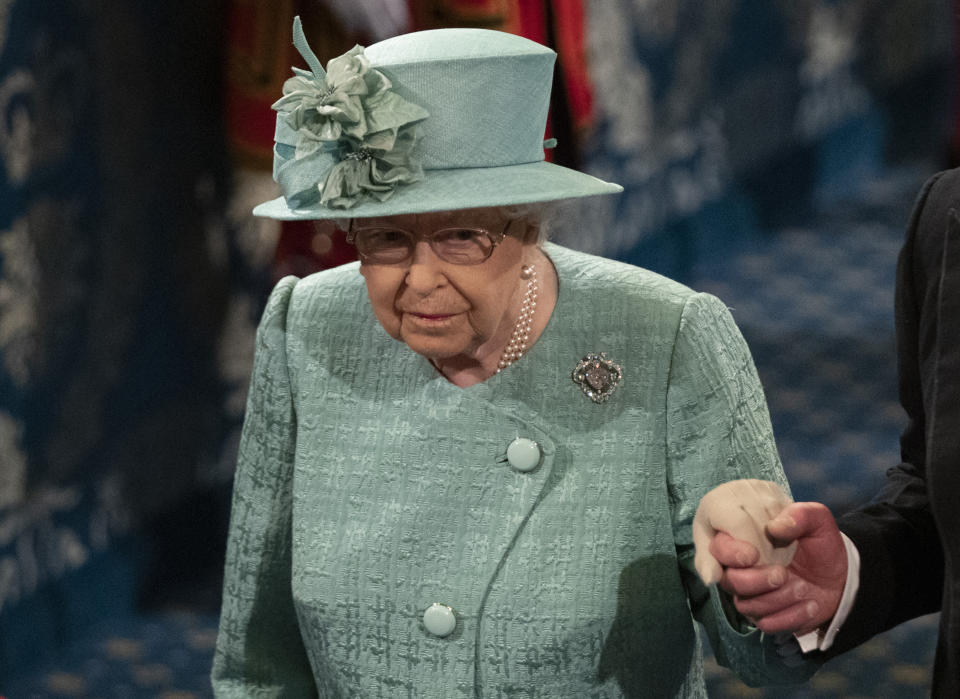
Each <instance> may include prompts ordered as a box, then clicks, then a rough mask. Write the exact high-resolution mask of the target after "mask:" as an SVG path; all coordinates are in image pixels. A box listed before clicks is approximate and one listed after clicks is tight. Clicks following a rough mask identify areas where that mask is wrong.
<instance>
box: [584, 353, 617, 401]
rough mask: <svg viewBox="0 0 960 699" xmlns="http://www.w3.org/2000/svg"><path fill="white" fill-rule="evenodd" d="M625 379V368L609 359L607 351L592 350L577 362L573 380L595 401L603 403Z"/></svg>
mask: <svg viewBox="0 0 960 699" xmlns="http://www.w3.org/2000/svg"><path fill="white" fill-rule="evenodd" d="M621 380H623V369H621V368H620V366H619V365H618V364H615V363H614V362H612V361H610V360H609V359H607V354H606V352H600V353H599V354H597V353H595V352H591V353H590V354H588V355H587V356H586V357H584V358H583V359H581V360H580V361H579V362H577V366H576V368H575V369H574V370H573V381H574V383H576V384H577V385H578V386H579V387H580V390H582V391H583V393H584V395H586V396H587V398H589V399H590V400H592V401H593V402H594V403H603V402H604V401H606V400H607V398H609V397H610V396H611V395H613V392H614V391H615V390H617V386H618V385H619V384H620V381H621Z"/></svg>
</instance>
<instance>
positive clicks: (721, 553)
mask: <svg viewBox="0 0 960 699" xmlns="http://www.w3.org/2000/svg"><path fill="white" fill-rule="evenodd" d="M766 534H767V538H768V539H769V540H770V542H771V543H772V544H773V545H774V546H783V545H787V544H791V543H793V542H796V544H797V548H796V552H795V553H794V556H793V560H792V561H791V562H790V564H789V565H787V566H783V565H758V560H759V557H760V555H759V552H758V550H757V549H756V547H754V546H753V545H751V544H750V543H747V542H745V541H743V540H738V539H735V538H733V537H732V536H730V535H729V534H727V533H725V532H718V533H717V534H716V536H714V537H713V539H712V541H711V542H710V549H709V550H710V553H711V554H712V555H713V557H714V558H715V559H716V560H717V562H718V563H719V564H720V565H721V566H723V569H724V570H723V574H722V575H721V577H720V580H719V584H720V587H722V588H723V589H724V590H726V591H727V592H729V593H731V594H732V595H733V599H734V604H735V605H736V608H737V611H739V612H740V613H741V614H743V615H744V616H745V617H747V618H748V619H750V620H751V622H753V623H754V624H755V625H756V626H757V628H759V629H760V630H762V631H764V632H766V633H778V632H784V631H787V632H791V633H796V634H804V633H807V632H810V631H814V630H816V629H818V628H820V627H821V626H823V625H824V624H826V623H828V622H829V621H830V620H831V619H832V618H833V617H834V615H835V614H836V611H837V606H838V605H839V604H840V598H841V596H842V595H843V588H844V586H845V584H846V580H847V552H846V548H845V547H844V544H843V539H842V537H841V536H840V531H839V529H837V523H836V521H835V520H834V518H833V515H831V514H830V510H828V509H827V507H826V506H825V505H822V504H820V503H817V502H801V503H794V504H791V505H788V506H787V507H785V508H784V509H783V510H782V511H781V512H780V513H779V514H778V515H777V516H776V517H774V518H772V519H771V520H770V521H769V522H768V523H767V526H766Z"/></svg>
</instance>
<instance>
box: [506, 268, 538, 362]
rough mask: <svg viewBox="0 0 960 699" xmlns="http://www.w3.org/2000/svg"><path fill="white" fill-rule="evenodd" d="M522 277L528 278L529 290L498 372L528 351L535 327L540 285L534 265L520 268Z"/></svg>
mask: <svg viewBox="0 0 960 699" xmlns="http://www.w3.org/2000/svg"><path fill="white" fill-rule="evenodd" d="M520 278H521V279H526V280H527V291H526V293H524V295H523V301H522V302H521V304H520V317H519V318H517V324H516V325H515V326H513V334H512V335H510V341H509V342H508V343H507V346H506V348H504V350H503V355H502V356H501V357H500V362H499V363H498V364H497V373H498V374H499V373H500V372H501V371H503V370H504V369H506V368H507V367H508V366H510V365H511V364H513V363H514V362H515V361H517V360H518V359H520V357H522V356H523V354H524V352H526V351H527V343H528V342H529V341H530V328H532V327H533V314H534V313H536V311H537V292H538V291H539V290H540V287H539V286H538V284H537V270H536V268H535V267H534V266H533V265H524V266H523V268H522V269H521V270H520Z"/></svg>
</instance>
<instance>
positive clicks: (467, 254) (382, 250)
mask: <svg viewBox="0 0 960 699" xmlns="http://www.w3.org/2000/svg"><path fill="white" fill-rule="evenodd" d="M511 223H513V219H511V220H509V221H507V225H505V226H504V227H503V230H502V231H500V233H499V234H496V233H491V232H490V231H488V230H487V229H486V228H473V227H469V226H450V227H447V228H440V229H438V230H435V231H433V232H432V233H428V234H426V235H418V234H416V233H414V232H413V231H408V230H406V229H404V228H399V227H397V226H368V227H364V228H354V227H353V219H351V220H350V228H349V230H348V231H347V242H348V243H351V244H353V245H355V246H356V248H357V253H358V254H359V255H360V259H361V260H363V261H364V262H368V263H370V264H375V265H395V264H400V263H402V262H406V261H407V260H409V259H410V258H411V257H412V256H413V251H414V249H415V248H416V246H417V241H418V240H426V241H427V242H428V243H429V244H430V249H431V250H433V252H434V254H435V255H436V256H437V257H439V258H440V259H441V260H443V261H444V262H449V263H450V264H453V265H478V264H480V263H481V262H486V261H487V260H488V259H489V258H490V255H492V254H493V250H494V248H496V247H497V246H498V245H499V244H500V243H502V242H503V239H504V238H505V237H506V236H507V229H509V228H510V224H511Z"/></svg>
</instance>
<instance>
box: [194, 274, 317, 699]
mask: <svg viewBox="0 0 960 699" xmlns="http://www.w3.org/2000/svg"><path fill="white" fill-rule="evenodd" d="M296 282H297V280H296V279H295V278H294V277H288V278H286V279H283V280H281V281H280V283H279V284H278V285H277V287H276V288H275V289H274V291H273V293H272V294H271V296H270V300H269V301H268V303H267V307H266V310H265V311H264V314H263V318H262V320H261V321H260V326H259V328H258V330H257V346H256V353H255V359H254V368H253V378H252V381H251V385H250V394H249V398H248V399H247V412H246V417H245V419H244V424H243V432H242V436H241V439H240V450H239V457H238V461H237V472H236V476H235V479H234V492H233V508H232V512H231V516H230V534H229V538H228V542H227V558H226V569H225V572H224V586H223V603H222V608H221V615H220V630H219V634H218V636H217V646H216V652H215V655H214V662H213V674H212V681H213V689H214V694H215V695H216V696H218V697H280V696H283V697H312V696H316V686H315V683H314V680H313V674H312V672H311V669H310V664H309V662H308V660H307V654H306V651H305V650H304V645H303V641H302V639H301V636H300V630H299V626H298V623H297V616H296V611H295V609H294V605H293V599H292V594H291V568H290V565H291V564H290V557H291V550H290V549H291V547H290V539H291V508H292V496H291V482H292V480H293V457H294V446H295V441H296V419H295V412H294V407H293V400H292V392H291V386H290V377H289V374H288V369H287V358H286V349H285V345H286V321H287V309H288V306H289V303H290V297H291V295H292V293H293V289H294V286H295V285H296Z"/></svg>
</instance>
